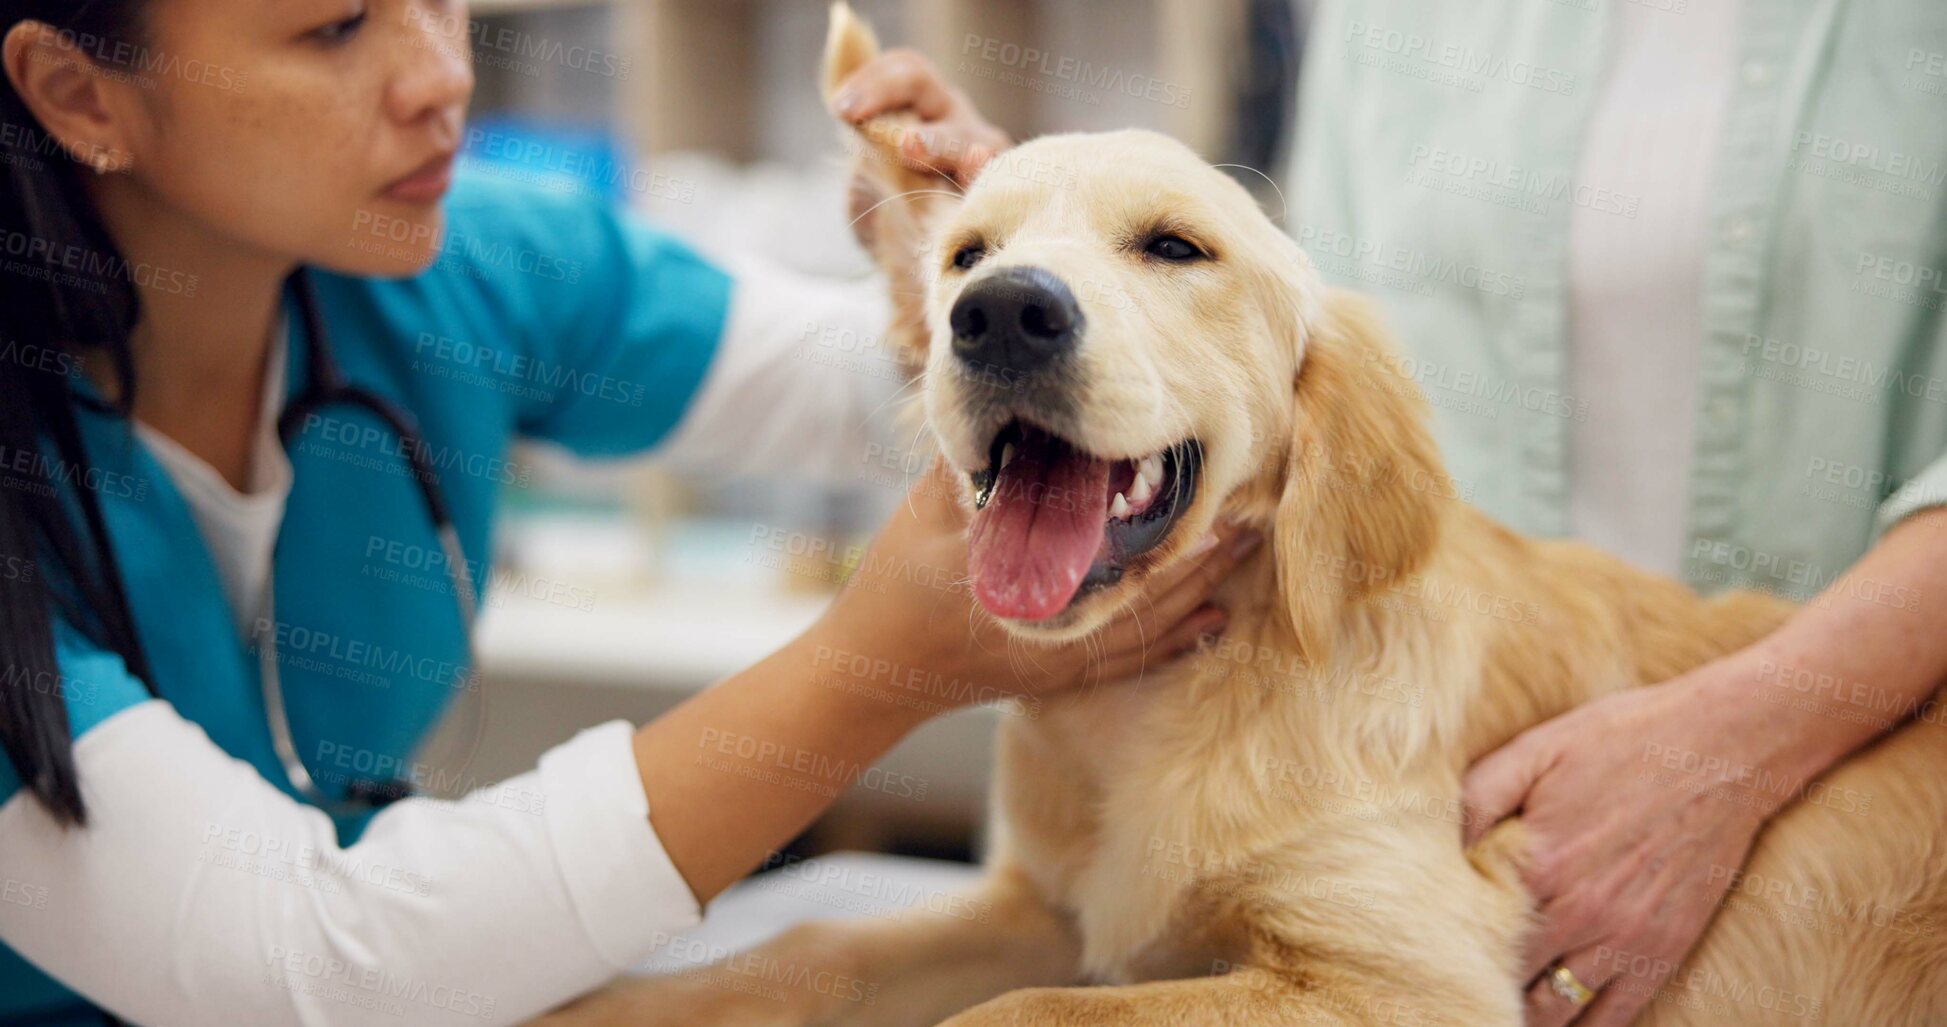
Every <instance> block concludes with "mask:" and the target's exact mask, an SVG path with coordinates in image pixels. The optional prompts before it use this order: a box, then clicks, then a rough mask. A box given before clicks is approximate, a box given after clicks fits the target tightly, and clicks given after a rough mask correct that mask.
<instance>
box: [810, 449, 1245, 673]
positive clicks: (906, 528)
mask: <svg viewBox="0 0 1947 1027" xmlns="http://www.w3.org/2000/svg"><path fill="white" fill-rule="evenodd" d="M943 466H944V464H942V463H941V462H939V461H935V462H934V464H933V465H932V467H930V468H929V469H928V471H927V473H926V474H925V475H924V476H923V477H922V478H921V479H920V481H919V482H918V484H916V485H914V486H913V488H912V490H911V491H910V493H909V494H908V495H907V497H906V502H904V503H902V504H900V506H899V508H898V509H896V510H894V511H893V513H892V516H891V517H889V518H888V519H887V520H886V523H885V525H884V526H883V527H881V528H880V530H879V534H878V536H877V537H876V538H875V539H874V540H873V542H872V545H871V548H870V549H869V550H868V551H867V552H866V554H865V556H864V558H863V559H862V560H861V561H860V565H859V567H858V569H857V571H856V572H855V573H854V575H853V577H852V579H851V580H850V581H849V582H848V583H847V585H846V587H845V589H844V591H843V592H842V593H841V594H840V595H839V597H838V599H837V600H836V601H834V602H833V603H832V606H831V608H830V610H829V612H828V613H827V614H826V615H825V617H824V619H823V620H822V621H820V622H819V624H818V625H817V626H815V627H814V628H813V629H812V631H813V632H814V633H815V634H817V635H818V636H819V637H820V639H821V640H822V644H827V645H831V646H833V647H834V648H842V649H843V650H844V651H847V652H851V653H856V654H860V655H864V656H867V657H870V658H873V659H875V660H883V661H886V662H887V663H888V664H889V665H890V666H892V667H893V669H894V672H896V673H899V674H905V675H910V674H913V673H923V674H926V675H930V676H934V677H932V678H929V679H937V680H938V681H939V682H941V686H940V687H939V688H937V689H936V690H935V691H936V692H937V693H938V694H937V695H929V696H928V698H933V699H937V700H938V701H939V702H940V703H942V704H944V705H957V704H960V703H965V702H977V701H982V700H984V699H988V698H998V697H1000V696H1001V695H1024V696H1044V695H1049V694H1052V693H1057V692H1062V691H1066V690H1069V689H1073V688H1077V687H1080V686H1084V685H1092V684H1100V683H1108V682H1115V681H1122V680H1128V679H1135V678H1140V677H1141V676H1142V675H1143V674H1144V673H1145V672H1149V671H1154V670H1156V669H1157V668H1158V667H1160V666H1162V665H1163V664H1164V663H1166V662H1168V661H1169V660H1170V659H1171V658H1172V657H1175V656H1177V655H1180V654H1182V653H1184V652H1187V651H1189V650H1191V649H1194V648H1195V647H1196V646H1197V643H1198V642H1199V641H1200V640H1202V639H1203V638H1206V637H1209V636H1213V635H1216V634H1218V633H1220V632H1221V631H1222V630H1223V628H1224V625H1225V622H1226V620H1227V619H1228V615H1227V614H1226V613H1225V611H1223V610H1222V609H1220V608H1218V607H1216V606H1214V605H1211V604H1210V602H1209V598H1210V594H1211V592H1212V590H1214V589H1215V588H1216V587H1217V585H1218V583H1219V582H1221V581H1222V580H1223V579H1224V576H1225V575H1227V574H1229V573H1230V571H1231V570H1232V569H1234V568H1235V567H1236V566H1237V565H1238V563H1239V562H1241V561H1242V560H1243V559H1244V558H1245V557H1246V556H1249V555H1250V553H1251V552H1252V551H1253V550H1254V549H1255V548H1256V546H1257V544H1258V542H1259V541H1260V539H1259V536H1258V535H1257V533H1256V532H1254V531H1250V530H1242V531H1240V530H1237V529H1232V528H1227V527H1226V528H1220V529H1219V530H1218V532H1217V534H1216V535H1214V536H1210V537H1208V538H1206V539H1205V543H1204V544H1206V545H1207V546H1208V547H1209V548H1208V549H1207V550H1206V551H1204V552H1202V553H1200V554H1198V555H1195V556H1192V557H1191V558H1189V559H1187V560H1181V561H1178V562H1176V563H1174V564H1173V565H1171V566H1169V567H1167V568H1165V569H1164V570H1162V571H1161V572H1160V573H1158V574H1157V575H1156V576H1155V577H1154V578H1152V579H1150V580H1149V581H1148V582H1146V583H1145V594H1146V596H1147V599H1148V601H1147V602H1137V603H1135V604H1132V606H1131V608H1130V612H1125V613H1124V614H1122V615H1121V616H1120V617H1118V618H1117V619H1116V620H1114V621H1111V622H1110V623H1109V625H1108V626H1107V627H1105V628H1104V629H1102V630H1101V631H1098V632H1096V633H1095V634H1094V635H1092V636H1090V637H1089V638H1087V639H1086V640H1084V641H1081V642H1074V643H1069V644H1067V645H1063V646H1059V647H1051V646H1046V645H1039V644H1030V643H1026V642H1022V641H1020V640H1018V639H1014V638H1012V637H1011V636H1009V635H1007V634H1006V633H1005V632H1004V631H1003V629H1002V628H1001V627H1000V625H999V623H998V622H996V621H995V620H994V619H993V618H992V617H990V616H988V615H987V614H985V613H983V612H981V611H980V610H978V609H977V608H976V604H975V602H974V598H973V592H972V589H971V588H970V587H969V585H968V573H967V537H966V525H967V521H966V515H965V513H964V512H963V511H962V508H961V506H960V503H959V501H958V499H957V498H956V493H955V487H956V486H955V483H954V481H953V480H952V479H951V478H949V477H948V476H946V475H945V474H943V473H942V472H941V470H940V469H941V467H943ZM954 682H960V683H964V684H965V685H968V686H971V687H953V683H954Z"/></svg>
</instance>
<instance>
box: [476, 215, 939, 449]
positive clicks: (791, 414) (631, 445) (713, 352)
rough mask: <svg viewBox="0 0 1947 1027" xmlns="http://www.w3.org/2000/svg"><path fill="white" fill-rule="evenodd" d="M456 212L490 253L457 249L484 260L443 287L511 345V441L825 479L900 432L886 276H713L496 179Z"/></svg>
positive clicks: (643, 239) (750, 272) (643, 227)
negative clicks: (506, 257) (514, 379)
mask: <svg viewBox="0 0 1947 1027" xmlns="http://www.w3.org/2000/svg"><path fill="white" fill-rule="evenodd" d="M476 177H477V176H476ZM450 215H451V218H452V220H453V229H452V231H453V232H454V233H455V234H456V235H458V236H459V237H460V238H462V239H463V240H490V241H491V242H492V243H493V245H485V244H484V243H480V242H476V243H475V244H474V245H472V246H454V247H451V248H452V249H453V250H454V251H455V254H456V256H455V258H454V261H455V262H463V261H464V260H472V261H473V263H474V264H477V265H479V266H473V265H466V266H465V267H460V266H458V265H457V264H456V265H455V266H453V267H448V268H447V271H448V273H447V274H445V276H444V277H445V279H447V280H448V281H450V282H452V283H456V287H458V288H461V289H463V290H466V291H469V292H471V293H475V294H478V297H487V298H490V299H491V300H492V303H491V304H485V303H484V301H483V305H481V306H479V307H478V309H479V310H480V311H482V312H483V313H482V320H481V323H479V324H478V325H476V326H475V329H474V330H475V332H476V334H479V335H481V336H482V337H485V336H487V335H489V334H493V333H495V332H498V333H501V334H505V335H507V336H509V337H510V338H514V339H517V340H519V342H518V345H519V346H521V351H520V356H519V358H518V360H515V361H512V362H511V363H513V365H514V366H515V367H516V368H517V369H518V371H519V375H518V376H519V377H520V379H521V384H522V386H523V387H522V388H521V389H519V390H517V395H518V397H519V398H518V402H517V409H516V411H515V428H516V430H518V431H519V432H520V433H521V434H523V435H526V436H528V437H531V438H537V439H541V440H544V441H547V442H552V443H555V444H558V445H560V446H562V447H563V448H566V449H567V450H569V451H571V452H573V453H576V454H577V455H580V456H583V457H592V458H602V457H624V456H633V455H637V454H641V453H645V452H652V453H655V454H657V455H660V456H662V457H665V458H666V459H668V460H670V461H672V462H674V463H676V464H679V465H681V466H684V467H690V468H700V469H707V470H708V471H709V472H710V473H711V474H713V475H734V474H780V473H789V474H794V475H798V476H801V477H808V478H814V479H821V480H826V481H849V480H857V479H858V478H859V477H860V470H859V469H860V466H861V461H862V460H863V459H865V458H866V450H867V448H868V447H870V446H875V445H880V444H883V443H885V442H886V441H888V440H889V439H891V438H892V437H893V435H894V429H893V427H892V426H893V424H894V422H895V418H894V417H893V406H894V403H893V400H894V397H895V395H896V394H897V393H899V392H900V390H901V387H902V386H903V385H904V384H905V381H906V378H905V375H904V373H903V371H902V370H901V368H900V366H899V364H898V363H897V361H896V360H895V359H894V358H893V355H892V354H891V353H890V352H889V346H888V344H887V343H886V341H885V329H886V326H887V324H888V323H889V320H890V303H889V302H888V301H887V299H886V296H885V286H884V283H883V282H876V281H851V282H848V281H844V280H840V279H835V278H818V277H813V276H809V275H805V274H802V273H798V272H793V271H789V270H786V269H784V268H782V267H780V266H776V265H772V264H769V263H766V262H763V261H761V260H758V259H755V258H750V259H744V260H739V261H736V262H735V263H734V264H732V265H731V266H727V267H720V266H718V265H717V264H716V263H713V262H712V261H710V260H708V259H706V258H705V257H703V256H702V255H701V254H699V253H698V252H697V251H696V250H695V249H694V248H692V247H690V246H689V245H687V244H686V243H684V242H683V241H682V240H680V239H678V238H676V237H675V236H673V235H671V234H669V233H667V232H665V231H663V230H661V229H660V228H658V227H657V226H655V225H653V224H651V223H649V222H648V221H646V220H645V219H643V218H642V217H640V216H639V215H636V214H634V213H631V212H628V211H624V210H618V209H615V208H613V207H610V206H608V205H606V204H603V203H599V202H596V201H593V200H589V199H585V198H577V197H561V196H551V195H544V194H536V193H534V192H533V191H531V190H528V191H519V190H515V189H513V187H511V186H509V185H507V184H505V183H495V182H480V181H470V182H469V187H468V188H467V189H466V190H463V191H462V194H461V195H460V196H458V197H457V198H456V199H455V201H454V203H453V204H452V205H451V211H450ZM504 252H512V253H537V254H543V255H545V257H546V258H547V259H545V260H540V261H538V262H536V263H535V264H534V270H535V271H539V270H543V269H545V270H548V271H551V272H552V273H551V274H549V275H546V276H543V275H541V274H538V273H526V270H527V268H526V265H520V264H515V265H514V266H505V265H506V264H507V262H505V261H500V262H496V261H495V260H493V259H492V257H493V256H494V255H495V254H499V253H504ZM443 266H445V265H443ZM909 431H910V426H909ZM871 453H872V456H874V457H877V456H880V455H882V454H880V452H879V451H878V450H872V451H871Z"/></svg>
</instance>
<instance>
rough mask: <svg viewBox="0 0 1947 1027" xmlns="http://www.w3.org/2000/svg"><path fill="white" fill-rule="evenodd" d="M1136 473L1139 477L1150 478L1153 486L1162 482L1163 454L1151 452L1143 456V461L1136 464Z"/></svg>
mask: <svg viewBox="0 0 1947 1027" xmlns="http://www.w3.org/2000/svg"><path fill="white" fill-rule="evenodd" d="M1136 475H1137V477H1141V478H1148V479H1149V484H1150V486H1151V487H1152V488H1153V487H1155V486H1156V485H1158V484H1161V483H1162V481H1163V454H1161V453H1151V454H1149V455H1148V456H1146V457H1143V459H1142V463H1139V464H1137V465H1136Z"/></svg>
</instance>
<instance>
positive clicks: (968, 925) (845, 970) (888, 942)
mask: <svg viewBox="0 0 1947 1027" xmlns="http://www.w3.org/2000/svg"><path fill="white" fill-rule="evenodd" d="M1079 960H1080V942H1079V941H1078V940H1077V939H1076V936H1075V931H1074V927H1073V925H1072V923H1071V922H1070V921H1069V919H1068V918H1067V917H1066V916H1064V915H1062V914H1060V913H1057V912H1056V911H1054V910H1052V909H1050V908H1048V906H1047V905H1046V903H1044V902H1043V901H1042V900H1041V898H1040V897H1039V895H1038V893H1037V892H1036V891H1035V890H1034V889H1033V887H1032V886H1031V885H1029V884H1028V883H1027V882H1026V881H1025V880H1024V879H1023V878H1022V877H1021V876H1020V875H1019V874H1017V873H1013V872H1010V871H1005V870H997V871H995V872H994V873H992V874H990V875H989V876H988V878H987V880H986V881H985V882H983V885H982V887H981V888H980V890H979V891H977V892H975V893H973V894H972V895H970V896H969V897H968V901H966V902H959V903H952V904H949V912H947V913H933V912H928V911H923V910H915V911H913V912H912V913H911V914H910V915H909V916H907V917H906V918H904V919H901V920H898V921H892V922H887V921H880V920H850V921H837V922H832V923H814V924H806V925H803V926H800V927H795V928H792V929H791V930H789V931H786V932H785V933H783V934H781V935H779V936H778V937H777V938H774V939H772V940H771V941H769V942H766V943H765V944H763V945H761V946H759V947H757V948H756V949H753V950H751V951H749V952H744V953H739V954H737V955H735V956H731V957H730V958H728V959H726V960H724V961H723V962H721V963H718V964H716V965H714V966H710V967H707V968H703V969H700V970H695V971H690V972H687V973H682V974H676V975H673V976H665V977H647V978H633V979H628V978H625V979H623V980H621V981H617V982H616V983H614V984H611V985H609V986H608V987H607V988H605V989H603V990H601V991H598V992H596V993H595V994H593V995H590V996H588V997H586V998H583V999H581V1000H579V1001H577V1002H574V1003H572V1004H570V1005H568V1006H565V1007H563V1008H562V1009H559V1010H556V1011H555V1012H554V1013H553V1014H551V1015H549V1016H547V1017H544V1018H543V1019H540V1020H537V1021H535V1025H536V1027H597V1025H607V1024H614V1025H627V1027H665V1025H666V1027H698V1025H704V1024H708V1025H710V1027H813V1025H824V1024H833V1025H844V1027H926V1025H929V1024H934V1023H938V1022H939V1021H940V1020H941V1019H942V1018H944V1017H947V1016H951V1015H952V1014H954V1013H956V1012H959V1011H960V1010H962V1009H966V1008H967V1007H969V1006H972V1005H975V1004H976V1003H979V1002H984V1001H986V1000H987V999H990V998H993V997H994V996H996V995H1000V994H1002V993H1005V992H1007V991H1011V990H1013V989H1015V988H1030V987H1036V986H1041V985H1050V984H1067V983H1069V982H1071V981H1073V980H1075V978H1076V974H1077V966H1078V963H1079Z"/></svg>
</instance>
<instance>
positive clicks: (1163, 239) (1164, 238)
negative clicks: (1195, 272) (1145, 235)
mask: <svg viewBox="0 0 1947 1027" xmlns="http://www.w3.org/2000/svg"><path fill="white" fill-rule="evenodd" d="M1143 252H1144V253H1147V254H1149V255H1150V256H1152V257H1160V258H1162V259H1164V260H1172V261H1184V260H1195V259H1197V258H1198V257H1201V256H1203V251H1202V250H1200V249H1197V248H1196V246H1195V245H1193V244H1191V243H1190V242H1189V241H1188V240H1186V239H1184V238H1182V237H1181V236H1175V235H1159V236H1157V237H1156V238H1154V239H1151V240H1149V242H1148V243H1146V244H1144V246H1143Z"/></svg>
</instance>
